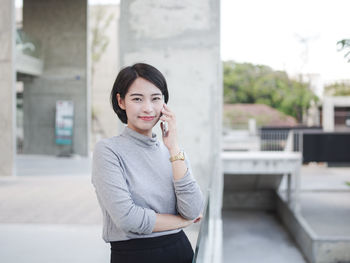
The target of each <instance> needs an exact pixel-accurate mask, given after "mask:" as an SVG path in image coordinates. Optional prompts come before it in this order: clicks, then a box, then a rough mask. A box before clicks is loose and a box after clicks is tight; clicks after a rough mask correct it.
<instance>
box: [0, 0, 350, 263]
mask: <svg viewBox="0 0 350 263" xmlns="http://www.w3.org/2000/svg"><path fill="white" fill-rule="evenodd" d="M0 6H1V9H0V39H1V41H0V47H1V48H0V50H1V51H0V85H1V92H0V101H1V103H0V116H1V120H0V121H1V123H0V124H1V125H0V127H1V130H0V138H1V139H2V142H3V143H2V144H1V146H0V150H1V151H0V152H1V153H0V211H1V212H0V261H1V262H9V263H12V262H16V263H17V262H108V261H109V246H108V244H106V243H104V242H103V240H102V237H101V236H102V225H101V224H102V216H101V215H100V213H101V212H100V208H99V207H98V203H97V200H96V196H95V193H94V189H93V187H92V184H91V182H90V173H91V157H92V151H93V149H94V145H95V144H96V142H97V141H99V140H100V139H102V138H106V137H111V136H116V135H118V134H119V133H120V132H121V131H122V129H123V124H122V123H121V122H120V121H119V120H118V118H117V117H116V115H115V114H114V112H113V110H112V108H111V106H110V102H109V95H110V90H111V88H112V85H113V82H114V80H115V78H116V75H117V74H118V72H119V70H120V69H121V68H123V67H125V66H129V65H132V64H134V63H137V62H145V63H149V64H152V65H154V66H156V67H157V68H158V69H159V70H160V71H161V72H162V73H163V74H164V75H165V77H166V79H167V82H168V86H169V93H170V100H169V106H170V107H171V108H172V109H173V110H174V112H175V113H176V115H177V120H178V133H179V140H180V142H181V144H182V146H183V147H184V148H185V149H186V152H187V154H188V155H189V157H190V160H191V164H192V166H193V167H192V168H193V171H194V176H195V178H196V180H197V181H198V183H199V185H200V187H201V189H202V191H203V193H204V194H205V196H206V199H207V205H206V208H205V216H204V218H203V220H202V222H201V223H200V224H196V225H193V226H191V227H190V228H188V229H186V233H187V235H188V236H189V237H190V240H191V243H192V246H193V248H194V250H195V258H194V262H242V261H243V260H244V261H245V262H293V263H295V262H310V263H314V262H315V263H323V262H334V263H335V262H348V261H350V255H349V252H348V251H350V224H349V223H348V220H347V218H349V217H350V202H349V200H350V168H349V167H350V74H349V73H350V32H349V27H348V23H347V18H348V10H349V8H350V3H349V1H347V0H332V1H331V0H324V1H316V0H307V1H301V0H294V1H289V0H288V1H277V0H265V1H258V0H245V1H243V0H235V1H229V0H221V1H219V0H195V1H193V0H192V1H189V0H186V1H181V2H178V1H174V0H166V1H156V0H132V1H124V0H121V1H118V0H113V1H112V0H108V1H107V0H89V1H85V0H76V1H68V0H64V1H54V0H46V1H43V0H22V1H20V0H16V1H15V0H1V1H0ZM155 132H156V133H157V135H158V136H160V129H159V128H158V126H157V127H155ZM159 138H160V137H159Z"/></svg>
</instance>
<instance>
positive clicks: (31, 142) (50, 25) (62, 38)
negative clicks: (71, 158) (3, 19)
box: [23, 0, 90, 155]
mask: <svg viewBox="0 0 350 263" xmlns="http://www.w3.org/2000/svg"><path fill="white" fill-rule="evenodd" d="M23 29H24V32H26V33H27V34H28V35H30V36H31V37H33V38H35V39H37V40H39V41H40V45H41V51H42V59H43V61H44V72H43V74H42V75H41V76H40V77H34V78H32V79H27V80H25V81H24V93H23V95H24V100H23V111H24V116H23V132H24V145H23V152H24V153H26V154H49V155H56V154H59V153H60V152H61V151H62V148H61V147H59V146H57V145H56V144H55V107H56V101H57V100H72V101H73V102H74V113H75V115H74V130H73V133H74V136H73V153H75V154H79V155H87V154H88V151H89V145H88V144H89V138H88V137H89V131H90V128H89V127H90V105H89V97H90V94H89V93H90V91H89V75H88V71H87V66H88V55H87V54H88V45H87V1H86V0H75V1H69V0H61V1H55V0H24V1H23Z"/></svg>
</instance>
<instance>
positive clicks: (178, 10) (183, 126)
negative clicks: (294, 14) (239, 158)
mask: <svg viewBox="0 0 350 263" xmlns="http://www.w3.org/2000/svg"><path fill="white" fill-rule="evenodd" d="M120 14H121V16H120V34H119V39H120V65H121V66H122V67H123V66H128V65H131V64H133V63H136V62H145V63H149V64H151V65H154V66H155V67H157V68H158V69H159V70H160V71H161V72H162V73H164V74H165V77H166V79H167V81H168V88H169V94H170V96H169V103H168V105H169V107H170V108H171V109H172V110H173V111H174V112H175V114H176V116H177V117H176V119H177V126H178V127H177V130H178V137H179V141H180V144H181V146H183V148H184V149H185V151H186V152H187V154H188V155H189V157H190V160H191V164H192V168H193V172H194V176H195V178H196V179H197V181H198V182H199V184H200V186H201V188H202V190H203V192H204V193H206V191H207V189H208V188H209V187H210V188H211V191H212V192H211V195H210V198H211V200H210V219H211V222H210V223H209V224H210V225H211V226H213V225H214V228H216V226H217V224H216V222H218V221H220V218H221V201H222V180H223V179H222V172H221V158H220V153H221V126H222V123H221V115H222V96H223V95H222V69H221V61H220V33H219V32H220V1H218V0H201V1H191V0H185V1H176V0H168V1H157V0H124V1H123V0H122V1H121V13H120ZM157 132H158V134H160V129H159V128H157ZM212 219H213V220H212ZM219 225H220V224H219ZM219 228H220V227H218V229H219ZM210 231H211V230H210ZM218 232H220V230H218ZM214 235H215V234H214ZM210 236H211V234H210ZM210 239H211V238H210ZM214 239H215V238H213V239H211V240H214ZM217 241H218V242H216V243H215V244H216V245H217V244H220V240H217ZM219 246H220V245H219ZM210 249H213V248H210ZM218 257H219V256H217V257H216V258H214V259H213V261H211V262H214V261H219V258H218Z"/></svg>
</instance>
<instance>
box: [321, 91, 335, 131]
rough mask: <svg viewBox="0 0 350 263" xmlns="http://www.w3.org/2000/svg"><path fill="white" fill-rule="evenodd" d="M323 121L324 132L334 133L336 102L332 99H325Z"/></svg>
mask: <svg viewBox="0 0 350 263" xmlns="http://www.w3.org/2000/svg"><path fill="white" fill-rule="evenodd" d="M322 119H323V121H322V122H323V130H324V131H327V132H332V131H334V102H333V99H332V97H324V99H323V109H322Z"/></svg>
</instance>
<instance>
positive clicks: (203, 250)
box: [192, 193, 210, 263]
mask: <svg viewBox="0 0 350 263" xmlns="http://www.w3.org/2000/svg"><path fill="white" fill-rule="evenodd" d="M209 199H210V193H208V195H207V198H206V201H205V206H204V208H205V209H204V213H203V217H202V222H201V225H200V228H199V234H198V238H197V243H196V249H195V252H194V256H193V260H192V263H204V262H207V259H206V256H207V253H208V251H207V245H208V240H209V216H210V212H209V210H210V207H209Z"/></svg>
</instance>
